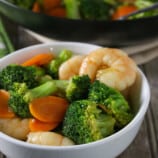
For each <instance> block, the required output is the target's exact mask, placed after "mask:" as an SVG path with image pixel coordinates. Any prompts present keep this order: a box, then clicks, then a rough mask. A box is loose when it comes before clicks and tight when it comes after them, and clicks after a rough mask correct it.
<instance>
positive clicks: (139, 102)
mask: <svg viewBox="0 0 158 158" xmlns="http://www.w3.org/2000/svg"><path fill="white" fill-rule="evenodd" d="M65 48H67V49H70V50H72V51H73V52H76V53H79V54H85V53H88V52H90V51H92V50H94V49H96V48H99V46H96V45H90V44H83V43H73V42H54V43H50V44H40V45H36V46H30V47H27V48H24V49H21V50H18V51H16V52H14V53H12V54H10V55H8V56H6V57H4V58H2V59H0V68H1V69H2V68H3V67H5V66H6V65H8V64H10V63H21V62H23V61H24V60H26V59H27V58H30V57H31V56H33V55H35V54H38V53H43V52H49V51H50V49H53V50H54V52H58V51H59V50H62V49H65ZM133 87H134V88H132V89H131V100H132V102H131V103H132V106H133V108H134V110H135V112H136V115H135V117H134V119H133V120H132V121H131V122H130V123H129V124H128V125H127V126H125V127H124V128H123V129H121V130H120V131H118V132H116V133H115V134H113V135H111V136H108V137H106V138H104V139H102V140H99V141H96V142H92V143H89V144H83V145H75V146H67V147H54V146H40V145H34V144H29V143H26V142H23V141H20V140H16V139H14V138H12V137H10V136H7V135H6V134H4V133H2V132H0V151H2V152H3V153H4V154H5V155H7V156H8V157H9V158H44V157H46V158H114V157H116V156H118V155H119V154H120V153H121V152H123V151H124V150H125V149H126V148H127V147H128V146H129V144H130V143H131V142H132V141H133V140H134V138H135V136H136V134H137V133H138V131H139V129H140V126H141V124H142V121H143V119H144V116H145V113H146V111H147V108H148V105H149V100H150V89H149V84H148V82H147V79H146V77H145V76H144V74H143V73H142V71H141V70H140V69H139V68H138V75H137V81H136V84H135V85H134V86H133ZM13 130H14V129H13Z"/></svg>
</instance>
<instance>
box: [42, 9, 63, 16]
mask: <svg viewBox="0 0 158 158" xmlns="http://www.w3.org/2000/svg"><path fill="white" fill-rule="evenodd" d="M45 14H47V15H49V16H56V17H63V18H64V17H66V10H65V8H63V7H56V8H53V9H51V10H48V11H47V12H45Z"/></svg>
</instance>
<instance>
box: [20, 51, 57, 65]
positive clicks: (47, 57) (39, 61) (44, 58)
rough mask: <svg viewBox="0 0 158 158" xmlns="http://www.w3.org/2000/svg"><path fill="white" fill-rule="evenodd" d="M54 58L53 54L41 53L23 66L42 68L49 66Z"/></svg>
mask: <svg viewBox="0 0 158 158" xmlns="http://www.w3.org/2000/svg"><path fill="white" fill-rule="evenodd" d="M53 58H54V55H53V54H52V53H41V54H38V55H35V56H33V57H32V58H30V59H28V60H27V61H25V62H24V63H22V65H23V66H32V65H36V66H41V65H45V64H48V63H49V62H50V61H51V60H52V59H53Z"/></svg>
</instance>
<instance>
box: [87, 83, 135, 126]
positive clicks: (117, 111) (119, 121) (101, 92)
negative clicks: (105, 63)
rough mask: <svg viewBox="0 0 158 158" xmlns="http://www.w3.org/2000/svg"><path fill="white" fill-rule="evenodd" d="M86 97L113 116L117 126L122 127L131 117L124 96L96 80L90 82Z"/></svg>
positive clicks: (130, 111)
mask: <svg viewBox="0 0 158 158" xmlns="http://www.w3.org/2000/svg"><path fill="white" fill-rule="evenodd" d="M88 98H89V99H90V100H92V101H95V102H96V103H97V104H99V106H100V107H101V108H102V109H104V111H105V112H107V113H108V114H111V115H113V116H114V118H115V119H116V127H117V128H122V127H124V126H125V125H126V124H127V123H129V122H130V121H131V119H132V118H133V113H132V110H131V108H130V106H129V104H128V102H127V101H126V99H125V98H124V96H123V95H122V94H121V93H120V92H118V91H117V90H115V89H113V88H111V87H108V86H106V85H105V84H104V83H101V82H100V81H98V80H96V81H95V82H94V83H93V84H91V86H90V90H89V94H88Z"/></svg>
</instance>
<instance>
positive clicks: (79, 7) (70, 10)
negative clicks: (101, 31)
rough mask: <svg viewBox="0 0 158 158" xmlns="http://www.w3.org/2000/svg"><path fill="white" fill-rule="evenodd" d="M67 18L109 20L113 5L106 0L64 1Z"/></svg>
mask: <svg viewBox="0 0 158 158" xmlns="http://www.w3.org/2000/svg"><path fill="white" fill-rule="evenodd" d="M64 4H65V7H66V11H67V17H68V18H71V19H80V18H82V19H89V20H107V19H109V18H110V14H109V11H110V9H111V3H109V2H108V3H107V2H106V1H105V0H99V1H98V0H64Z"/></svg>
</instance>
